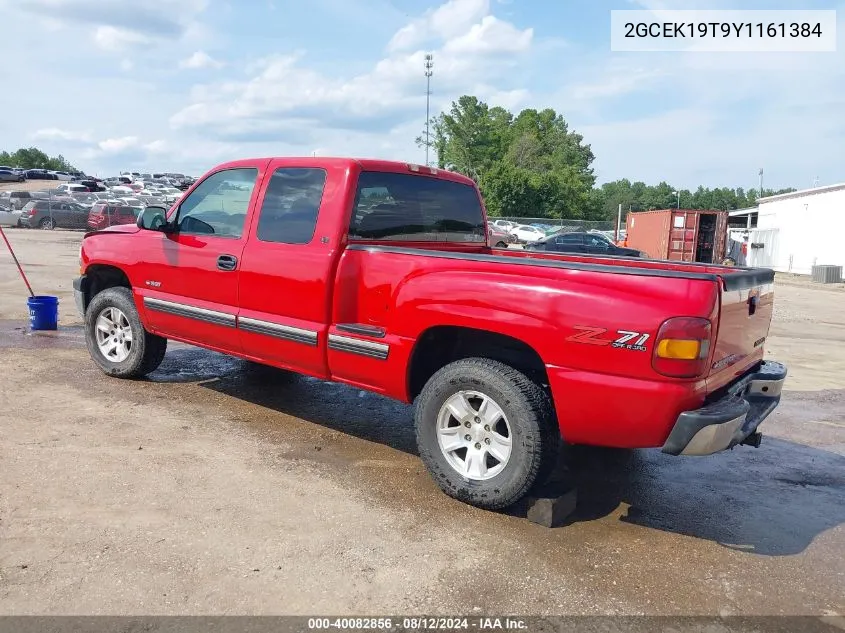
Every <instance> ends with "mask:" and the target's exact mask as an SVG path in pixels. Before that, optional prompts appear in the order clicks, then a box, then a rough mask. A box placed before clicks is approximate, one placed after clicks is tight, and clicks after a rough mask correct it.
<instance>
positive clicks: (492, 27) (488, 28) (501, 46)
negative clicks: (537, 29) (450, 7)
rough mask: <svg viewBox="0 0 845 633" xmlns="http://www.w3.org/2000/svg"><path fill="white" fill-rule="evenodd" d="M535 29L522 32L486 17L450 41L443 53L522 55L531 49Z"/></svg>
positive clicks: (512, 26)
mask: <svg viewBox="0 0 845 633" xmlns="http://www.w3.org/2000/svg"><path fill="white" fill-rule="evenodd" d="M533 37H534V29H525V30H524V31H520V30H519V29H517V28H516V27H515V26H514V25H513V24H510V23H509V22H503V21H502V20H499V19H497V18H496V17H495V16H493V15H485V16H484V17H483V18H482V20H481V22H479V23H478V24H473V25H472V27H471V28H470V30H469V31H468V32H467V33H464V34H463V35H459V36H457V37H455V38H453V39H450V40H449V41H447V42H446V44H445V45H444V46H443V51H444V52H446V53H452V54H455V55H460V54H467V53H469V54H472V53H475V54H481V53H521V52H524V51H526V50H528V49H529V48H530V47H531V40H532V38H533Z"/></svg>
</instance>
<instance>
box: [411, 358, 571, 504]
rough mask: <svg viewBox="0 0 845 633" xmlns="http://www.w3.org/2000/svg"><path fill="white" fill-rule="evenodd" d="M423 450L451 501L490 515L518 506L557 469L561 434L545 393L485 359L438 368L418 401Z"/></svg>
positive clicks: (511, 370) (417, 419) (518, 374)
mask: <svg viewBox="0 0 845 633" xmlns="http://www.w3.org/2000/svg"><path fill="white" fill-rule="evenodd" d="M415 423H416V432H417V447H418V449H419V453H420V457H421V458H422V460H423V462H424V463H425V465H426V467H427V468H428V470H429V472H430V473H431V475H432V477H433V478H434V480H435V481H436V482H437V483H438V485H439V486H440V488H441V489H442V490H443V491H444V492H445V493H446V494H448V495H450V496H452V497H455V498H456V499H460V500H461V501H464V502H466V503H469V504H472V505H475V506H478V507H480V508H486V509H491V510H495V509H499V508H504V507H507V506H509V505H512V504H513V503H516V502H517V501H519V500H520V499H521V498H522V497H524V496H525V495H526V494H527V493H528V491H529V490H530V489H531V487H532V486H533V485H534V483H535V482H537V481H538V480H540V479H545V478H546V477H547V476H548V474H549V473H550V471H551V469H552V468H553V467H554V465H555V463H556V460H557V456H558V452H559V450H560V432H559V430H558V427H557V424H556V423H555V420H554V415H553V414H552V407H551V403H550V402H549V399H548V397H547V396H546V394H545V393H544V392H543V390H542V389H541V388H540V387H539V386H538V385H536V384H535V383H533V382H531V380H529V379H528V378H527V377H526V376H525V375H524V374H523V373H522V372H519V371H517V370H516V369H514V368H512V367H509V366H508V365H504V364H502V363H499V362H497V361H493V360H489V359H486V358H467V359H463V360H459V361H456V362H454V363H451V364H449V365H447V366H445V367H443V368H442V369H440V370H439V371H438V372H437V373H435V374H434V376H432V377H431V379H430V380H429V381H428V383H426V385H425V387H424V388H423V390H422V393H421V394H420V396H419V401H418V403H417V408H416V415H415Z"/></svg>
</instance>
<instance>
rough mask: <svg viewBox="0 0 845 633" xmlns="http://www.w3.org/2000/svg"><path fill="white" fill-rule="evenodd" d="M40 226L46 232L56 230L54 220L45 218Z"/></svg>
mask: <svg viewBox="0 0 845 633" xmlns="http://www.w3.org/2000/svg"><path fill="white" fill-rule="evenodd" d="M38 226H40V227H41V228H42V229H44V230H46V231H51V230H53V229H54V228H56V223H55V222H53V218H44V219H43V220H41V222H39V224H38Z"/></svg>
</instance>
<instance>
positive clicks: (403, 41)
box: [387, 0, 490, 52]
mask: <svg viewBox="0 0 845 633" xmlns="http://www.w3.org/2000/svg"><path fill="white" fill-rule="evenodd" d="M489 13H490V2H489V0H449V1H448V2H446V3H445V4H442V5H440V6H439V7H437V8H436V9H430V10H429V11H428V12H426V14H425V15H424V16H423V17H421V18H419V19H417V20H414V21H413V22H411V23H410V24H407V25H406V26H404V27H402V28H401V29H399V30H398V31H397V32H396V34H395V35H394V36H393V38H392V39H391V40H390V42H389V43H388V45H387V49H388V50H389V51H391V52H396V51H403V50H410V49H412V48H414V47H415V46H418V45H420V44H423V43H425V42H426V41H428V40H431V39H434V38H438V39H449V38H452V37H456V36H458V35H462V34H463V33H464V32H465V31H466V30H467V29H469V28H470V27H471V26H473V25H474V24H476V23H477V22H478V21H479V20H481V19H482V18H484V17H485V16H487V15H489Z"/></svg>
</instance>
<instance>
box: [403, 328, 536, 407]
mask: <svg viewBox="0 0 845 633" xmlns="http://www.w3.org/2000/svg"><path fill="white" fill-rule="evenodd" d="M472 357H481V358H490V359H492V360H497V361H499V362H501V363H505V364H506V365H510V366H511V367H513V368H514V369H517V370H519V371H521V372H522V373H524V374H525V375H526V376H528V377H529V378H530V379H531V380H532V381H534V382H535V383H537V384H538V385H541V386H545V385H547V384H548V377H547V374H546V365H545V363H543V359H542V358H540V355H539V354H538V353H537V352H536V351H535V350H534V348H532V347H531V346H530V345H528V344H527V343H524V342H523V341H520V340H519V339H516V338H513V337H512V336H506V335H504V334H499V333H497V332H488V331H486V330H477V329H474V328H467V327H455V326H437V327H433V328H429V329H428V330H426V331H425V332H423V334H422V336H420V338H419V340H418V341H417V343H416V345H415V346H414V352H413V354H412V355H411V362H410V367H409V370H408V392H409V395H410V399H411V400H413V399H414V398H416V397H417V396H418V395H419V394H420V392H421V391H422V388H423V387H424V386H425V383H426V382H428V379H429V378H431V377H432V376H433V375H434V373H435V372H436V371H437V370H439V369H440V368H441V367H443V366H445V365H448V364H449V363H451V362H454V361H456V360H460V359H461V358H472Z"/></svg>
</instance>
